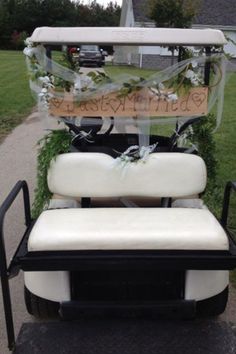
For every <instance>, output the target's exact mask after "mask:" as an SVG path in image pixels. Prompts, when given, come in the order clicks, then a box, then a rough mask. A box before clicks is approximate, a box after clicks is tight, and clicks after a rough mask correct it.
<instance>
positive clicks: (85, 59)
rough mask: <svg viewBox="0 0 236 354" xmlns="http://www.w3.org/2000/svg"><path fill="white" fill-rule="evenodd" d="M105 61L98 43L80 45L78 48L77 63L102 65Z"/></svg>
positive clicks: (81, 64)
mask: <svg viewBox="0 0 236 354" xmlns="http://www.w3.org/2000/svg"><path fill="white" fill-rule="evenodd" d="M104 63H105V56H104V53H103V50H102V49H99V46H98V45H95V44H94V45H91V44H89V45H81V47H80V50H79V65H80V66H84V65H88V66H90V65H96V66H102V65H104Z"/></svg>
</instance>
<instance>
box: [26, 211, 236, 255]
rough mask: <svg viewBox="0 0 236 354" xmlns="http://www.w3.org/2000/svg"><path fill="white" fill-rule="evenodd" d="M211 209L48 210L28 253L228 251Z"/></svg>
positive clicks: (37, 226) (37, 223)
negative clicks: (71, 251)
mask: <svg viewBox="0 0 236 354" xmlns="http://www.w3.org/2000/svg"><path fill="white" fill-rule="evenodd" d="M228 247H229V246H228V238H227V236H226V234H225V232H224V230H223V228H222V227H221V225H220V224H219V222H218V221H217V220H216V218H215V217H214V216H213V215H212V214H211V213H210V211H209V210H204V209H186V208H164V209H163V208H110V209H109V208H98V209H97V208H94V209H93V208H92V209H61V210H47V211H44V212H43V213H42V214H41V215H40V217H39V218H38V220H37V222H36V224H35V226H34V227H33V230H32V231H31V234H30V237H29V241H28V250H29V251H43V250H45V251H48V250H148V249H149V250H168V249H169V250H228Z"/></svg>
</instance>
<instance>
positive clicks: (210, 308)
mask: <svg viewBox="0 0 236 354" xmlns="http://www.w3.org/2000/svg"><path fill="white" fill-rule="evenodd" d="M228 292H229V287H228V286H227V287H226V288H225V290H223V291H222V292H221V293H220V294H217V295H215V296H213V297H210V298H209V299H206V300H201V301H197V302H196V314H197V317H211V316H218V315H220V314H221V313H223V312H224V310H225V308H226V305H227V301H228Z"/></svg>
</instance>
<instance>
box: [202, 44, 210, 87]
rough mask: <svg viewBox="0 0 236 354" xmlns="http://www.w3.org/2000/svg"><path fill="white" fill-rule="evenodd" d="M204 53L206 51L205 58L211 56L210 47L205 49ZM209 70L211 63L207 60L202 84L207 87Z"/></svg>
mask: <svg viewBox="0 0 236 354" xmlns="http://www.w3.org/2000/svg"><path fill="white" fill-rule="evenodd" d="M205 51H206V56H207V57H210V56H211V47H206V48H205ZM210 69H211V63H210V61H208V60H207V61H206V64H205V72H204V84H205V85H206V86H209V84H210Z"/></svg>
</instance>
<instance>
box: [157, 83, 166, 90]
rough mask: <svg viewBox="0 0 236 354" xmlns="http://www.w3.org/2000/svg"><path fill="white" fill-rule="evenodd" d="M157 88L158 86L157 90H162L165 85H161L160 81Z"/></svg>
mask: <svg viewBox="0 0 236 354" xmlns="http://www.w3.org/2000/svg"><path fill="white" fill-rule="evenodd" d="M158 88H159V90H164V89H165V86H164V85H163V83H162V82H160V83H159V84H158Z"/></svg>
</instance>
